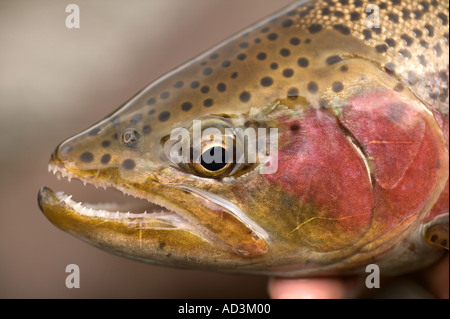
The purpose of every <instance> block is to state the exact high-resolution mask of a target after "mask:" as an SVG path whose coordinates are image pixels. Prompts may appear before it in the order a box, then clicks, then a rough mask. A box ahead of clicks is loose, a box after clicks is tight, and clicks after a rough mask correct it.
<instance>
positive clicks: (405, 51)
mask: <svg viewBox="0 0 450 319" xmlns="http://www.w3.org/2000/svg"><path fill="white" fill-rule="evenodd" d="M398 52H399V53H400V54H401V55H403V57H404V58H407V59H410V58H411V52H409V51H408V50H406V49H401V50H399V51H398Z"/></svg>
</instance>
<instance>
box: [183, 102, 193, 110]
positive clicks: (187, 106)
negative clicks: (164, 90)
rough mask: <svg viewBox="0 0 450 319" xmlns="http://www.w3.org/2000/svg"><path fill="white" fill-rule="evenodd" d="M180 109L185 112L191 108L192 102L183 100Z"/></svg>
mask: <svg viewBox="0 0 450 319" xmlns="http://www.w3.org/2000/svg"><path fill="white" fill-rule="evenodd" d="M181 109H182V110H183V111H185V112H187V111H189V110H190V109H192V103H191V102H184V103H183V104H181Z"/></svg>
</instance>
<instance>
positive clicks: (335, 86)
mask: <svg viewBox="0 0 450 319" xmlns="http://www.w3.org/2000/svg"><path fill="white" fill-rule="evenodd" d="M331 87H332V89H333V91H334V92H335V93H339V92H341V91H342V90H343V89H344V84H342V82H334V83H333V85H332V86H331Z"/></svg>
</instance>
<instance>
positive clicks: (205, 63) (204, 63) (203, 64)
mask: <svg viewBox="0 0 450 319" xmlns="http://www.w3.org/2000/svg"><path fill="white" fill-rule="evenodd" d="M207 64H208V61H202V62H200V65H202V66H205V65H207Z"/></svg>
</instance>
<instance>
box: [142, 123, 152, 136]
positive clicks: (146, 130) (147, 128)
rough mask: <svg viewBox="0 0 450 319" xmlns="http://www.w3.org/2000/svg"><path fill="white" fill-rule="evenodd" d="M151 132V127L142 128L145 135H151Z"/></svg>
mask: <svg viewBox="0 0 450 319" xmlns="http://www.w3.org/2000/svg"><path fill="white" fill-rule="evenodd" d="M151 131H152V127H151V126H150V125H145V126H144V127H143V128H142V132H143V133H144V134H146V135H147V134H150V133H151Z"/></svg>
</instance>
